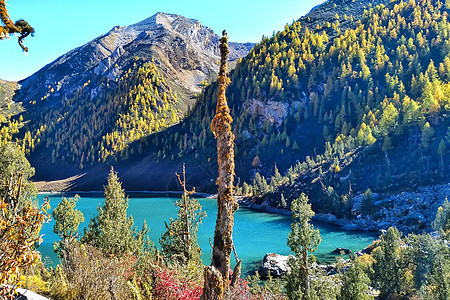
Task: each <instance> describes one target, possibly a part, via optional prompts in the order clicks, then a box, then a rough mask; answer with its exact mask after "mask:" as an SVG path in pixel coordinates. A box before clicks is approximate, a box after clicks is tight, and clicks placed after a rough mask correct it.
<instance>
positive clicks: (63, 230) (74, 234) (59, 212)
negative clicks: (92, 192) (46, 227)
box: [52, 195, 84, 257]
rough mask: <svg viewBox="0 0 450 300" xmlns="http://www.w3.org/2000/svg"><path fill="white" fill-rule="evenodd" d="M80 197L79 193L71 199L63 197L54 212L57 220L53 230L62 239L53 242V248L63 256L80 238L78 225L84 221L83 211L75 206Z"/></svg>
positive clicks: (54, 217) (53, 214)
mask: <svg viewBox="0 0 450 300" xmlns="http://www.w3.org/2000/svg"><path fill="white" fill-rule="evenodd" d="M78 199H79V196H78V195H75V197H74V198H69V199H67V198H66V197H63V199H62V201H61V202H60V203H59V204H58V206H57V207H56V208H55V209H54V210H53V212H52V216H53V219H54V220H55V225H53V232H54V233H56V234H57V235H58V236H59V237H60V239H61V240H60V241H56V242H54V243H53V249H54V250H55V252H56V253H57V254H58V255H59V256H60V257H63V256H64V255H65V251H67V250H68V248H69V247H70V245H72V244H73V243H74V242H75V241H76V239H77V238H78V226H80V224H81V223H83V222H84V216H83V213H82V212H81V211H79V210H77V209H76V208H75V207H76V203H77V201H78Z"/></svg>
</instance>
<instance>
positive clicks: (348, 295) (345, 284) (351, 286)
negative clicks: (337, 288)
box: [338, 260, 373, 300]
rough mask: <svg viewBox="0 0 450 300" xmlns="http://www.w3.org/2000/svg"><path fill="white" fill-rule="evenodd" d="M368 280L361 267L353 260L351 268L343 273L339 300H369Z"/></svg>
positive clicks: (370, 297)
mask: <svg viewBox="0 0 450 300" xmlns="http://www.w3.org/2000/svg"><path fill="white" fill-rule="evenodd" d="M369 285H370V279H369V277H368V276H367V274H366V273H365V272H364V270H363V268H362V267H361V265H360V264H359V263H358V262H357V261H356V260H353V261H352V264H351V266H350V267H349V268H348V269H347V270H346V271H345V273H344V276H343V278H342V287H341V294H340V296H339V297H338V299H339V300H370V299H373V296H370V295H369V292H370V290H369Z"/></svg>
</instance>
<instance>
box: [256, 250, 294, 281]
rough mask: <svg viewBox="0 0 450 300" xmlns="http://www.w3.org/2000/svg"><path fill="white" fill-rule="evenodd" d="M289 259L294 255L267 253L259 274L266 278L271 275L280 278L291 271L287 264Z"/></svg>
mask: <svg viewBox="0 0 450 300" xmlns="http://www.w3.org/2000/svg"><path fill="white" fill-rule="evenodd" d="M289 257H292V255H289V256H285V255H280V254H276V253H267V254H266V255H265V256H264V259H263V262H262V265H261V267H260V268H259V274H260V275H261V276H262V277H263V278H265V277H267V276H269V272H270V275H271V276H273V277H280V276H282V275H284V274H285V273H286V272H289V271H290V268H289V266H288V264H287V262H288V259H289Z"/></svg>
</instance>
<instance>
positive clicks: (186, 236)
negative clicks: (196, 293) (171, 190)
mask: <svg viewBox="0 0 450 300" xmlns="http://www.w3.org/2000/svg"><path fill="white" fill-rule="evenodd" d="M182 176H183V179H181V177H180V176H179V175H178V174H177V177H178V181H179V183H180V185H181V186H182V187H183V195H182V199H181V200H180V201H177V202H176V203H175V206H177V207H178V214H177V217H176V218H175V219H172V218H170V223H169V225H167V223H165V225H166V231H165V232H164V233H163V234H162V235H161V239H160V240H159V242H160V244H161V250H162V253H163V254H164V255H165V256H166V257H167V258H168V259H169V260H171V261H172V262H178V263H181V264H186V263H189V262H191V261H192V262H194V263H200V264H201V259H200V248H199V246H198V243H197V231H198V226H199V225H200V223H201V222H202V219H203V218H204V217H206V213H205V212H204V211H203V210H202V206H201V205H200V203H199V202H198V200H196V199H191V198H190V197H189V195H192V194H193V193H195V189H194V190H192V191H188V190H187V189H186V173H185V167H184V164H183V175H182Z"/></svg>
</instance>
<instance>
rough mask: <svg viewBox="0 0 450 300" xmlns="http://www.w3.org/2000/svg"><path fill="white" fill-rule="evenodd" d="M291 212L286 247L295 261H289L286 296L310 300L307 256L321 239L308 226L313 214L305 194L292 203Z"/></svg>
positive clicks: (310, 226)
mask: <svg viewBox="0 0 450 300" xmlns="http://www.w3.org/2000/svg"><path fill="white" fill-rule="evenodd" d="M291 211H292V224H291V232H290V233H289V235H288V246H289V248H291V250H292V252H294V253H295V259H292V258H291V259H289V267H290V268H291V271H290V273H289V274H288V276H287V280H286V290H287V295H288V297H289V299H311V297H312V295H311V294H312V291H311V282H310V278H311V274H310V272H311V266H310V262H309V259H310V258H309V255H311V254H312V253H314V252H315V251H316V250H317V247H318V246H319V244H320V242H321V241H322V239H321V237H320V233H319V229H314V226H313V225H311V224H310V222H311V218H312V217H313V216H314V212H313V211H312V209H311V205H310V204H308V197H307V196H306V195H305V194H302V195H301V196H300V198H298V199H296V200H294V201H293V202H292V204H291Z"/></svg>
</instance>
